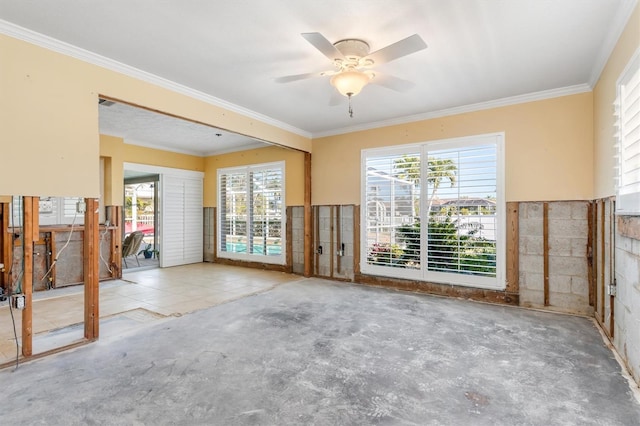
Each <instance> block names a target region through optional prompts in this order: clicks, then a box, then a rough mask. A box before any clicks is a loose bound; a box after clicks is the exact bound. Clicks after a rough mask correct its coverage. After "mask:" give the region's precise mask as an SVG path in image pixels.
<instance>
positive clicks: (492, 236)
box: [361, 135, 504, 288]
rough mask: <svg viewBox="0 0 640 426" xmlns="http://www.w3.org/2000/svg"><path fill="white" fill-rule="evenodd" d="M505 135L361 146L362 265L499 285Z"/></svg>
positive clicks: (374, 270)
mask: <svg viewBox="0 0 640 426" xmlns="http://www.w3.org/2000/svg"><path fill="white" fill-rule="evenodd" d="M503 161H504V160H503V155H502V135H483V136H477V137H473V138H463V139H454V140H447V141H439V142H432V143H425V144H421V145H410V146H400V147H393V148H387V149H374V150H366V151H363V165H362V166H363V184H362V188H363V200H362V205H363V206H364V208H363V209H362V224H363V225H362V226H363V228H365V229H363V232H362V246H363V248H364V250H362V251H361V253H362V258H361V270H362V271H363V272H364V273H369V274H374V275H385V276H393V277H399V278H409V279H422V280H430V281H434V282H445V283H451V284H460V285H469V286H475V287H482V288H504V279H503V275H504V274H503V265H504V262H503V258H504V248H503V247H504V241H503V237H502V235H503V231H502V228H503V227H504V207H503V206H504V200H503V195H502V194H503V189H502V188H503V179H502V169H503V167H504V166H503Z"/></svg>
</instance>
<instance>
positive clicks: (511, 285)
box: [506, 202, 520, 297]
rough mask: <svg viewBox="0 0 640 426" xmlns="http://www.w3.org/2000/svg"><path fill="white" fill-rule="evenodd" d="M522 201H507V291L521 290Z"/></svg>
mask: <svg viewBox="0 0 640 426" xmlns="http://www.w3.org/2000/svg"><path fill="white" fill-rule="evenodd" d="M519 219H520V203H517V202H511V203H507V286H506V291H507V293H512V294H513V295H514V297H517V296H518V294H519V291H520V232H519Z"/></svg>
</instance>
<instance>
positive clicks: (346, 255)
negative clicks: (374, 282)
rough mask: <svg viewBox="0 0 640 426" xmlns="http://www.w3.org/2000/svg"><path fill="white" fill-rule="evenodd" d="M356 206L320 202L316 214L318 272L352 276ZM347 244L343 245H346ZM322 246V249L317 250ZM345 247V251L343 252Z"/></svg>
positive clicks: (327, 274)
mask: <svg viewBox="0 0 640 426" xmlns="http://www.w3.org/2000/svg"><path fill="white" fill-rule="evenodd" d="M354 208H355V207H354V206H353V205H345V206H317V207H316V208H315V212H316V214H315V217H314V221H315V223H314V230H315V231H314V232H316V234H317V235H315V236H314V240H315V243H314V250H315V251H316V252H317V254H316V255H315V257H314V258H315V259H317V265H316V268H315V274H316V275H318V276H321V277H327V278H339V279H343V280H350V281H352V280H353V277H354V268H353V260H354V258H353V253H354V235H355V233H354ZM343 246H344V249H343ZM320 247H322V253H318V250H319V249H320ZM340 251H342V253H340Z"/></svg>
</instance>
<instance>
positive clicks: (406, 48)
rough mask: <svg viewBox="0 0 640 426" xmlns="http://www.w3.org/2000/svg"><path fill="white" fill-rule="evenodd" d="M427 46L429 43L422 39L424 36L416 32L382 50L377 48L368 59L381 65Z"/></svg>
mask: <svg viewBox="0 0 640 426" xmlns="http://www.w3.org/2000/svg"><path fill="white" fill-rule="evenodd" d="M426 48H427V43H425V42H424V40H422V37H420V36H419V35H418V34H414V35H412V36H409V37H407V38H405V39H403V40H400V41H397V42H395V43H393V44H390V45H389V46H387V47H383V48H382V49H380V50H376V51H375V52H373V53H371V54H370V55H368V56H367V59H372V60H373V61H374V63H375V64H376V65H379V64H384V63H386V62H391V61H393V60H394V59H398V58H401V57H403V56H406V55H410V54H412V53H415V52H418V51H420V50H423V49H426Z"/></svg>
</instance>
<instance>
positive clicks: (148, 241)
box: [122, 173, 160, 272]
mask: <svg viewBox="0 0 640 426" xmlns="http://www.w3.org/2000/svg"><path fill="white" fill-rule="evenodd" d="M127 174H130V173H127ZM159 181H160V176H159V175H157V174H155V175H139V176H129V177H127V176H125V180H124V218H123V220H124V223H123V228H122V229H124V235H123V238H124V242H123V248H122V250H123V251H122V263H123V265H122V267H123V272H125V271H130V270H132V269H138V268H145V269H149V268H157V267H159V266H160V247H159V244H158V223H159V221H158V185H159Z"/></svg>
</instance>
